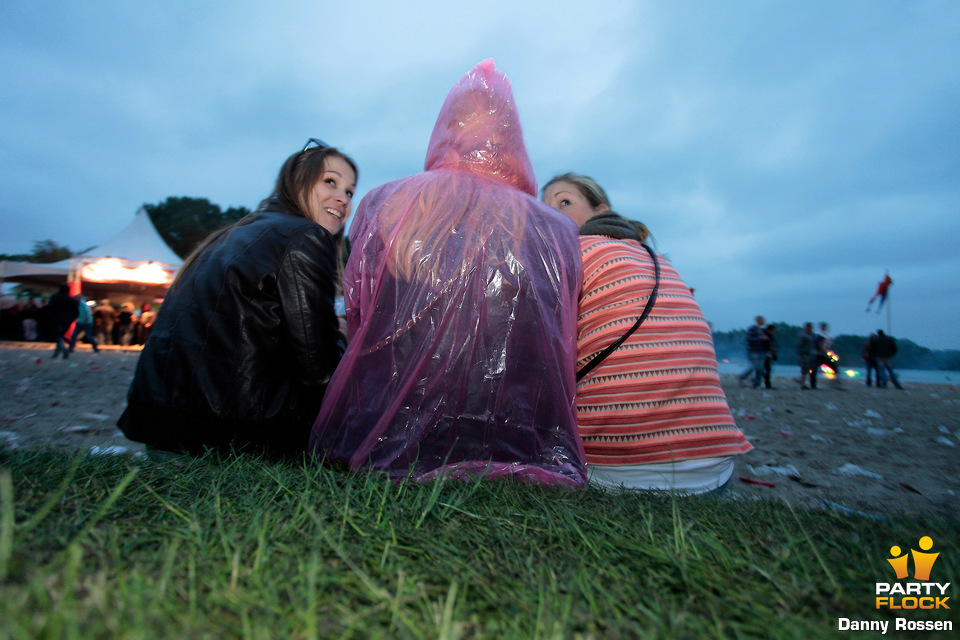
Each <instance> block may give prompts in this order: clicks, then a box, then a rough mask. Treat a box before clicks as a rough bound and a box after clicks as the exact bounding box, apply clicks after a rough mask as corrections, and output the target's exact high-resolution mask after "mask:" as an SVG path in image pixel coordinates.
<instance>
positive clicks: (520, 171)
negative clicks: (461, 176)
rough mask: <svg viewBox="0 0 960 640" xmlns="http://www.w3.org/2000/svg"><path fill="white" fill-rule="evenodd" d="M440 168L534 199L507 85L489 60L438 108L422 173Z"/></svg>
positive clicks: (533, 177)
mask: <svg viewBox="0 0 960 640" xmlns="http://www.w3.org/2000/svg"><path fill="white" fill-rule="evenodd" d="M442 168H452V169H458V170H461V171H467V172H470V173H474V174H478V175H483V176H486V177H488V178H491V179H494V180H498V181H500V182H503V183H505V184H507V185H509V186H512V187H514V188H516V189H519V190H520V191H523V192H525V193H528V194H530V195H531V196H534V197H536V195H537V178H536V175H535V174H534V172H533V165H532V163H531V162H530V157H529V155H527V148H526V146H525V145H524V142H523V131H522V130H521V128H520V115H519V113H518V112H517V107H516V103H515V102H514V99H513V91H512V89H511V88H510V81H509V80H508V79H507V76H506V75H504V74H503V73H502V72H501V71H499V70H498V69H497V67H496V65H495V64H494V61H493V59H492V58H490V59H487V60H484V61H483V62H481V63H479V64H478V65H477V66H475V67H474V68H473V69H471V70H470V71H469V72H467V74H466V75H465V76H463V78H461V79H460V81H459V82H458V83H457V84H456V85H454V87H453V88H452V89H451V90H450V93H449V94H448V95H447V99H446V101H445V102H444V103H443V107H442V108H441V109H440V115H439V117H437V123H436V125H434V128H433V134H432V135H431V136H430V146H429V147H428V148H427V159H426V162H425V163H424V169H425V170H426V171H432V170H434V169H442Z"/></svg>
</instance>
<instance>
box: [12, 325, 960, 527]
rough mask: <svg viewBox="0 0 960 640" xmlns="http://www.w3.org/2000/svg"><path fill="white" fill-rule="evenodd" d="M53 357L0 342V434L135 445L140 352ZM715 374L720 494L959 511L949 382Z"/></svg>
mask: <svg viewBox="0 0 960 640" xmlns="http://www.w3.org/2000/svg"><path fill="white" fill-rule="evenodd" d="M52 354H53V347H52V345H46V344H42V345H41V344H25V343H0V383H2V388H3V394H2V396H0V443H3V444H4V445H6V446H8V447H11V448H20V449H32V448H42V447H53V448H56V449H65V450H72V451H77V450H80V451H88V452H89V451H92V452H93V453H94V454H98V455H137V454H140V453H142V451H143V447H142V446H141V445H140V444H138V443H135V442H131V441H129V440H127V439H126V438H125V437H124V436H123V434H122V433H121V432H120V431H119V430H118V429H117V428H116V421H117V418H118V417H119V416H120V413H121V412H122V411H123V408H124V404H125V397H126V391H127V387H128V385H129V384H130V380H131V379H132V377H133V371H134V366H135V365H136V361H137V357H138V356H139V351H138V350H136V349H130V348H127V349H122V348H119V347H114V348H110V347H107V348H105V349H103V350H102V352H101V353H98V354H94V353H92V351H91V350H90V347H89V346H87V345H83V346H82V347H78V350H77V352H76V353H74V354H73V356H72V357H71V358H70V359H69V360H62V359H57V360H53V359H51V357H50V356H51V355H52ZM722 379H723V386H724V390H725V391H726V394H727V400H728V402H729V404H730V407H731V409H732V410H733V413H734V416H735V417H736V419H737V423H738V424H739V425H740V428H741V429H742V430H743V431H744V433H745V434H746V435H747V437H748V438H749V439H750V441H751V442H752V443H753V445H754V447H756V448H755V449H754V450H753V451H751V452H750V453H748V454H746V455H744V456H740V457H739V458H738V461H737V462H738V463H737V468H736V470H735V471H734V478H733V481H732V482H731V484H730V488H729V490H728V496H729V497H731V498H733V499H738V500H752V499H756V498H767V499H773V500H785V501H787V502H789V503H791V504H793V505H797V506H802V507H810V508H831V509H838V510H841V511H845V510H855V511H859V512H862V513H865V514H868V515H871V516H883V515H895V514H901V513H904V514H909V515H932V516H941V517H946V518H950V519H953V520H955V519H957V515H956V512H957V506H956V505H957V493H956V492H957V491H958V490H960V462H958V460H960V455H958V454H960V389H958V387H957V386H955V385H944V384H921V383H905V384H904V387H905V388H904V390H902V391H901V390H897V389H894V388H887V389H877V388H868V387H866V386H865V385H864V384H863V382H862V381H852V380H848V381H845V382H844V384H843V386H842V387H840V388H835V387H833V386H831V385H830V384H829V383H826V381H823V383H822V388H821V389H818V390H816V391H802V390H801V389H800V385H799V382H798V381H797V380H796V379H791V378H785V377H783V378H774V380H773V384H774V386H775V387H776V388H775V389H772V390H755V389H751V388H743V387H740V386H739V384H738V382H737V380H736V378H735V376H732V375H724V376H722ZM743 479H746V480H748V481H744V480H743ZM825 502H826V503H827V505H828V506H826V507H825V506H824V503H825Z"/></svg>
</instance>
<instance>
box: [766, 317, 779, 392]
mask: <svg viewBox="0 0 960 640" xmlns="http://www.w3.org/2000/svg"><path fill="white" fill-rule="evenodd" d="M763 333H764V335H766V336H767V352H766V354H764V357H763V383H764V386H765V387H766V388H767V389H775V388H776V387H774V386H773V385H772V384H770V374H771V373H772V372H773V363H774V362H776V361H777V325H775V324H768V325H767V326H765V327H764V328H763Z"/></svg>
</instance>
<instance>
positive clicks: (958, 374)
mask: <svg viewBox="0 0 960 640" xmlns="http://www.w3.org/2000/svg"><path fill="white" fill-rule="evenodd" d="M748 366H750V365H749V363H748V362H747V361H746V360H734V359H731V360H729V361H728V362H721V363H720V373H732V374H737V373H742V372H743V370H744V369H746V368H747V367H748ZM841 370H842V371H848V370H849V371H853V372H855V373H856V376H855V379H857V380H863V379H864V376H866V375H867V372H866V369H864V368H863V367H841ZM894 373H896V374H897V378H898V379H899V380H900V381H901V382H929V383H939V384H960V371H935V370H929V369H897V368H896V367H894ZM773 376H774V377H778V376H785V377H789V378H799V377H800V367H799V366H798V365H794V364H789V365H787V364H775V365H773Z"/></svg>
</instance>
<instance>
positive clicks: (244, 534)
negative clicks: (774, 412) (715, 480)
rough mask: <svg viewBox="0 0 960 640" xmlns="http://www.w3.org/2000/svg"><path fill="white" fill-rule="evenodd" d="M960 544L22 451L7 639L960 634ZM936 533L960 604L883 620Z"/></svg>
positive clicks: (935, 575)
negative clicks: (855, 625) (941, 626)
mask: <svg viewBox="0 0 960 640" xmlns="http://www.w3.org/2000/svg"><path fill="white" fill-rule="evenodd" d="M958 534H960V524H958V522H956V521H954V522H943V521H932V520H915V519H905V518H903V519H901V518H891V519H887V520H884V521H876V520H873V519H869V518H861V517H857V516H846V515H842V514H839V513H836V512H833V511H826V510H823V511H794V510H791V509H790V508H789V507H787V506H786V505H781V504H774V503H770V502H749V503H748V502H733V501H729V500H723V499H719V500H718V499H698V498H686V499H674V498H670V497H668V496H662V495H645V494H628V493H602V492H599V491H596V490H593V489H589V490H581V491H569V490H561V489H549V488H542V487H529V486H522V485H519V484H516V483H513V482H504V481H481V480H475V481H469V482H462V481H449V482H436V483H431V484H423V485H420V484H415V483H411V482H407V483H402V484H395V483H390V482H388V481H386V480H385V479H383V478H382V477H378V476H375V475H356V474H347V473H342V472H337V471H333V470H330V469H325V468H321V467H318V466H316V465H314V464H309V463H302V464H279V463H270V462H266V461H262V460H259V459H256V458H252V457H248V456H237V457H230V458H223V459H217V458H201V459H195V460H188V461H186V462H182V463H181V462H176V463H171V462H166V463H154V462H149V461H147V460H131V459H130V458H124V457H91V456H70V455H66V454H58V453H54V452H49V451H47V452H28V451H20V450H17V451H11V450H2V449H0V637H3V638H290V639H295V638H824V637H846V638H850V637H879V634H876V635H874V634H869V633H867V634H863V633H856V632H849V631H847V632H842V631H839V630H838V619H839V618H840V617H846V618H850V619H852V620H857V621H862V620H868V621H869V620H878V621H879V620H887V621H893V620H894V619H895V618H897V617H901V618H909V619H910V620H913V621H916V620H949V621H952V623H953V625H954V628H955V629H960V627H958V626H957V620H958V618H957V613H956V611H957V608H958V607H960V603H957V604H956V606H955V605H954V603H955V602H956V600H957V596H956V594H957V589H956V582H957V578H958V571H957V567H958V560H960V548H958V544H957V543H958V541H960V535H958ZM922 536H930V537H931V538H932V539H933V540H934V542H935V548H934V549H933V550H934V551H940V552H941V553H940V556H939V558H938V559H937V561H936V564H935V566H934V569H933V572H932V574H931V580H933V581H936V582H938V583H947V582H949V583H951V584H950V587H949V588H948V590H947V594H946V595H948V596H950V600H949V603H950V605H951V607H952V608H951V609H949V610H946V609H942V608H941V609H937V610H932V611H900V612H896V611H894V612H890V611H878V610H877V609H876V608H875V606H874V596H875V593H874V589H875V586H874V585H875V583H876V582H888V583H892V582H895V576H894V574H893V570H892V568H891V566H890V565H889V564H888V563H887V558H889V557H890V555H889V554H890V548H891V546H894V545H898V546H901V547H902V548H903V549H904V550H906V549H909V548H911V547H912V548H916V546H917V541H918V540H919V539H920V537H922ZM892 626H893V625H892V624H891V628H892ZM956 635H958V632H956V631H954V632H953V633H947V634H945V635H938V634H937V633H936V632H931V633H926V634H919V635H917V634H914V635H912V636H910V637H929V638H934V637H955V636H956ZM885 637H896V634H895V633H894V632H893V631H890V632H888V633H887V635H886V636H885ZM903 637H907V636H906V635H905V636H903Z"/></svg>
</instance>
